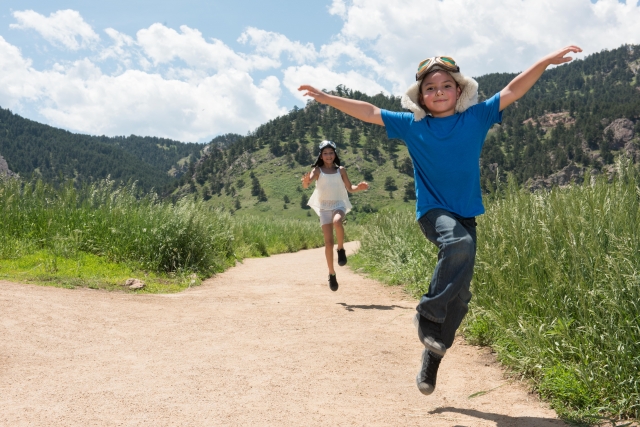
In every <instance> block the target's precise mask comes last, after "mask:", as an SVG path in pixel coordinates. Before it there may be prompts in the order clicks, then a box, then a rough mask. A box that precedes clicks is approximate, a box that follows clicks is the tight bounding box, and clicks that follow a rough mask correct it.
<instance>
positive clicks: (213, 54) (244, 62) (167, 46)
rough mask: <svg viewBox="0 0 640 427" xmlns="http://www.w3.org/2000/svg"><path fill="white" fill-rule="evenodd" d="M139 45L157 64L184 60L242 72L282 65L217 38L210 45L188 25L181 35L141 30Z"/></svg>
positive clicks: (163, 29) (157, 27)
mask: <svg viewBox="0 0 640 427" xmlns="http://www.w3.org/2000/svg"><path fill="white" fill-rule="evenodd" d="M137 43H138V45H139V46H140V47H141V48H142V49H143V50H144V52H145V54H146V55H147V56H148V57H149V58H150V59H151V60H152V61H153V63H154V65H158V64H165V63H170V62H172V61H174V60H175V59H181V60H182V61H184V62H185V63H186V64H187V65H188V66H190V67H193V68H208V69H213V70H225V69H229V68H233V69H236V70H242V71H251V70H266V69H269V68H275V67H279V66H280V63H279V62H278V61H276V60H274V59H272V58H269V57H265V56H263V55H242V54H239V53H237V52H235V51H234V50H233V49H231V48H230V47H229V46H227V45H225V44H224V43H223V42H221V41H220V40H217V39H211V42H207V40H205V38H204V37H203V36H202V33H201V32H200V31H198V30H196V29H193V28H189V27H188V26H186V25H182V26H180V32H177V31H176V30H174V29H172V28H168V27H165V26H164V25H162V24H153V25H151V26H150V27H149V28H145V29H142V30H140V31H138V34H137Z"/></svg>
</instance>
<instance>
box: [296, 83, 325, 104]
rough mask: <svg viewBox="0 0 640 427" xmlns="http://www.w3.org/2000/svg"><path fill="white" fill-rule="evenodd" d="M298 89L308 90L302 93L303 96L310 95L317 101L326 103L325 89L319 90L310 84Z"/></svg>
mask: <svg viewBox="0 0 640 427" xmlns="http://www.w3.org/2000/svg"><path fill="white" fill-rule="evenodd" d="M298 90H300V91H302V90H306V92H305V93H303V94H302V95H303V96H310V97H311V98H313V99H315V100H316V101H317V102H319V103H321V104H326V99H327V94H326V93H324V92H323V91H321V90H318V89H316V88H315V87H313V86H309V85H302V86H300V87H299V88H298Z"/></svg>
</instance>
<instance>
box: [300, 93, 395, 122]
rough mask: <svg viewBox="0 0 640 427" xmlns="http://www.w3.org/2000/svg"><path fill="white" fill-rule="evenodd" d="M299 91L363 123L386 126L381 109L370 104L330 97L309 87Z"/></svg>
mask: <svg viewBox="0 0 640 427" xmlns="http://www.w3.org/2000/svg"><path fill="white" fill-rule="evenodd" d="M298 90H305V91H306V92H305V93H304V96H310V97H311V98H313V99H315V100H316V101H318V102H319V103H321V104H326V105H329V106H331V107H333V108H336V109H338V110H340V111H342V112H343V113H345V114H348V115H350V116H352V117H355V118H356V119H359V120H362V121H363V122H367V123H373V124H375V125H380V126H384V122H383V121H382V115H381V114H380V109H379V108H378V107H376V106H375V105H372V104H369V103H368V102H364V101H356V100H355V99H348V98H341V97H339V96H334V95H329V94H328V93H325V92H323V91H321V90H318V89H316V88H314V87H313V86H309V85H302V86H300V87H299V88H298Z"/></svg>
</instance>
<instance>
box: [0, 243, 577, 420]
mask: <svg viewBox="0 0 640 427" xmlns="http://www.w3.org/2000/svg"><path fill="white" fill-rule="evenodd" d="M346 247H347V253H351V252H353V250H354V249H355V248H356V244H355V243H349V244H347V245H346ZM323 250H324V249H322V248H320V249H313V250H307V251H302V252H298V253H295V254H284V255H275V256H272V257H269V258H260V259H247V260H245V262H244V263H243V264H238V265H237V266H236V267H234V268H231V269H229V270H228V271H226V272H225V273H223V274H219V275H217V276H215V277H214V278H211V279H209V280H207V281H205V282H204V283H203V284H202V285H201V286H199V287H196V288H192V289H189V290H187V291H185V292H182V293H179V294H172V295H134V294H124V293H113V292H111V293H109V292H103V291H95V290H89V289H76V290H67V289H59V288H52V287H44V286H34V285H25V284H16V283H10V282H5V281H0V337H1V339H0V425H1V426H10V427H15V426H47V427H48V426H436V427H438V426H457V427H461V426H467V427H471V426H482V427H484V426H498V427H510V426H528V427H547V426H564V425H565V424H564V423H562V422H560V421H558V420H557V419H556V415H555V413H554V412H553V411H552V410H550V409H548V408H547V407H546V406H545V405H544V404H541V403H540V402H539V400H538V399H537V398H536V397H535V395H532V394H529V393H527V391H526V389H525V388H524V387H522V386H521V385H520V384H518V383H516V382H513V381H508V380H506V379H505V377H504V373H503V371H502V370H501V368H500V366H499V365H498V364H497V363H496V362H495V360H494V358H493V356H492V355H491V354H489V353H488V351H487V350H486V349H480V348H477V347H473V346H470V345H467V344H465V343H464V341H462V340H461V339H458V340H457V341H456V343H455V344H454V346H453V347H452V349H451V350H450V351H449V352H448V353H447V356H446V357H445V358H444V359H443V362H442V364H441V366H440V372H439V375H438V384H437V388H436V392H435V393H434V394H433V395H431V396H428V397H427V396H423V395H422V394H420V393H419V392H418V390H417V388H416V385H415V375H416V373H417V371H418V368H419V364H420V355H421V350H422V345H421V344H420V342H419V341H418V339H417V336H416V332H415V329H414V328H413V325H412V323H411V319H412V316H413V315H414V313H415V310H414V309H415V305H416V301H414V300H412V299H411V298H409V297H408V296H406V295H405V294H404V293H403V292H402V291H401V290H400V289H398V288H391V287H385V286H383V285H381V284H380V283H378V282H376V281H374V280H371V279H367V278H364V277H362V276H359V275H357V274H355V273H353V272H352V271H351V270H350V269H349V268H347V267H338V281H339V283H340V289H339V290H338V292H331V291H330V290H329V287H328V285H327V281H326V266H325V262H324V252H323ZM482 391H485V392H487V393H485V394H482V395H479V396H477V397H473V398H470V396H471V395H473V394H475V393H478V392H482Z"/></svg>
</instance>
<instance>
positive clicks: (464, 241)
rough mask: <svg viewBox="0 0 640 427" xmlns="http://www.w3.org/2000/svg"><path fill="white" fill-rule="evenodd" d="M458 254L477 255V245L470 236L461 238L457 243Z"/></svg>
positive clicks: (455, 244)
mask: <svg viewBox="0 0 640 427" xmlns="http://www.w3.org/2000/svg"><path fill="white" fill-rule="evenodd" d="M454 246H455V247H456V252H462V253H465V254H470V255H471V256H473V255H474V254H475V253H476V243H475V242H474V241H473V238H472V237H471V236H470V235H468V234H467V235H466V236H463V237H460V238H459V239H458V240H457V241H456V242H455V243H454Z"/></svg>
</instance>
